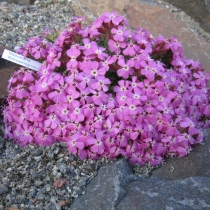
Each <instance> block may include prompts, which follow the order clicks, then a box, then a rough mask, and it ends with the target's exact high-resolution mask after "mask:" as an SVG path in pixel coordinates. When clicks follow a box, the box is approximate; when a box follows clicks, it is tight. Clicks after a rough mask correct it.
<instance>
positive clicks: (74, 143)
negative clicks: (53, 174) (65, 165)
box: [67, 135, 85, 155]
mask: <svg viewBox="0 0 210 210" xmlns="http://www.w3.org/2000/svg"><path fill="white" fill-rule="evenodd" d="M67 144H68V150H69V152H70V153H72V154H74V155H76V154H77V152H78V149H80V150H82V149H83V148H84V146H85V144H84V142H81V141H79V140H78V135H75V136H73V138H72V139H71V140H67Z"/></svg>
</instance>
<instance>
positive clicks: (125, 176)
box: [71, 159, 137, 210]
mask: <svg viewBox="0 0 210 210" xmlns="http://www.w3.org/2000/svg"><path fill="white" fill-rule="evenodd" d="M136 179H137V177H136V176H134V175H133V173H132V170H131V168H130V166H129V165H128V163H127V161H126V160H125V159H120V160H119V161H117V162H115V163H113V164H109V165H106V166H104V167H101V168H100V170H99V173H98V175H97V176H96V177H95V178H94V179H93V180H92V182H91V183H90V184H89V185H88V186H87V187H86V188H85V191H86V194H84V195H81V196H79V197H78V198H75V199H74V201H73V204H72V205H71V210H80V209H81V210H82V209H84V208H85V209H86V210H89V209H90V210H97V209H110V210H112V209H114V208H115V206H116V205H117V204H118V203H119V201H120V200H121V199H122V198H123V197H124V196H125V195H126V193H125V191H124V189H123V187H124V186H125V185H126V184H127V183H129V182H131V181H134V180H136Z"/></svg>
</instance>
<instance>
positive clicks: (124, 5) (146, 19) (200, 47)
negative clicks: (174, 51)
mask: <svg viewBox="0 0 210 210" xmlns="http://www.w3.org/2000/svg"><path fill="white" fill-rule="evenodd" d="M73 9H74V11H75V14H77V16H85V17H86V18H87V19H89V20H93V19H95V17H98V15H101V14H103V13H104V12H107V11H117V12H118V13H119V14H121V15H124V16H125V18H126V19H127V20H128V22H129V27H130V28H135V27H140V28H146V29H147V30H148V31H150V32H151V33H152V34H153V36H158V35H163V36H165V37H167V38H170V37H173V36H176V37H177V38H178V40H179V41H180V42H181V43H182V45H183V49H184V53H185V57H186V58H188V59H193V60H195V61H199V62H201V63H202V64H203V65H204V69H205V71H206V72H210V68H209V66H210V45H209V42H208V41H207V40H206V39H204V38H203V37H202V36H201V35H199V34H197V33H196V32H195V31H193V30H192V29H191V28H190V27H189V26H188V25H187V23H185V22H182V21H181V20H178V18H177V17H175V15H174V14H173V13H171V12H170V11H169V10H168V9H166V8H163V7H161V6H159V5H156V4H154V3H152V2H151V1H142V0H132V1H129V0H115V1H111V0H108V1H97V0H76V1H73ZM89 22H91V21H89Z"/></svg>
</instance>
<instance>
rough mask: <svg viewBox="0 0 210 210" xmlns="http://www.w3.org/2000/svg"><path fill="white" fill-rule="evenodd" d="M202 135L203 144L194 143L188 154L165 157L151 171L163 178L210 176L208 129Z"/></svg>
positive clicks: (209, 136) (209, 138) (209, 137)
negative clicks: (161, 164) (164, 159)
mask: <svg viewBox="0 0 210 210" xmlns="http://www.w3.org/2000/svg"><path fill="white" fill-rule="evenodd" d="M204 136H205V139H204V144H203V145H202V144H199V145H196V146H195V147H194V149H193V151H192V153H191V154H189V155H188V156H185V157H182V158H177V157H175V158H167V159H166V163H165V164H164V165H163V166H161V167H159V168H157V169H155V170H154V171H153V175H154V176H157V177H158V178H160V179H163V180H176V179H183V178H188V177H197V176H206V177H210V161H209V159H210V130H206V131H205V135H204Z"/></svg>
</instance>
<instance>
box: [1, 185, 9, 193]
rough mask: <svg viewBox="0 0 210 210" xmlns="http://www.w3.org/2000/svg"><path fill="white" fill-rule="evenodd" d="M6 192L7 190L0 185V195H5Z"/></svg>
mask: <svg viewBox="0 0 210 210" xmlns="http://www.w3.org/2000/svg"><path fill="white" fill-rule="evenodd" d="M8 191H9V190H8V188H7V187H6V186H5V185H3V184H0V195H3V194H6V193H7V192H8Z"/></svg>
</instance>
